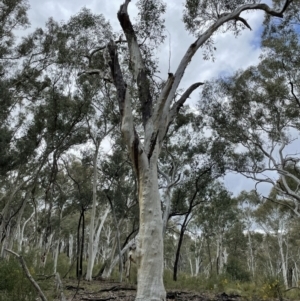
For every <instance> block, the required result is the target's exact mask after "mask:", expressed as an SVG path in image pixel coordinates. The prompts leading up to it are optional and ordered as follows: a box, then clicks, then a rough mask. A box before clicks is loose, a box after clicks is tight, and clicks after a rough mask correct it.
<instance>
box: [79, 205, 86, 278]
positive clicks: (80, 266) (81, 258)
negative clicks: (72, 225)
mask: <svg viewBox="0 0 300 301" xmlns="http://www.w3.org/2000/svg"><path fill="white" fill-rule="evenodd" d="M84 228H85V220H84V209H83V210H82V228H81V247H80V251H81V252H80V262H79V271H80V274H79V275H80V277H81V276H82V275H83V265H82V263H83V252H84Z"/></svg>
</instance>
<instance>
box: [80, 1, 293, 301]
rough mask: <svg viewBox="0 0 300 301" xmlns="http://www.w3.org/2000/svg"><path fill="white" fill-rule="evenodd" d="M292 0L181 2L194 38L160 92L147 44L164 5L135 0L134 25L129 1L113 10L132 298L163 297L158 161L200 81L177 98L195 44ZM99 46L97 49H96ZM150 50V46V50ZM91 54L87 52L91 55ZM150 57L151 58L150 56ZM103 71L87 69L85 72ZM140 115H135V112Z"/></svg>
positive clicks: (155, 34) (152, 41)
mask: <svg viewBox="0 0 300 301" xmlns="http://www.w3.org/2000/svg"><path fill="white" fill-rule="evenodd" d="M291 2H292V1H290V0H287V1H286V2H285V3H284V5H283V6H282V8H280V9H278V10H273V9H272V8H270V7H269V6H268V5H267V4H264V3H256V1H230V2H228V1H205V0H204V1H190V0H188V1H186V9H185V12H184V18H183V19H184V22H185V25H186V27H187V29H188V30H189V31H190V32H192V33H194V34H195V36H196V39H195V42H194V43H192V44H191V45H190V46H189V47H188V49H187V51H186V53H185V54H184V56H183V58H182V60H181V61H180V63H179V66H178V68H177V70H176V72H175V73H174V74H172V73H169V76H168V78H167V80H166V81H165V83H163V84H162V85H161V90H160V91H157V90H156V89H155V88H154V87H153V86H154V85H153V76H152V75H153V65H149V61H150V62H151V60H149V56H147V54H149V51H148V52H147V50H149V48H150V49H151V47H152V49H153V48H155V47H157V46H158V45H159V44H160V42H161V41H162V40H163V28H164V24H163V18H162V14H163V13H164V12H165V10H166V6H165V5H164V4H163V3H162V2H161V1H154V0H152V1H144V0H140V1H138V2H137V5H138V9H139V13H138V18H139V23H138V24H136V25H134V24H133V23H132V22H131V19H130V16H129V14H128V5H129V3H130V0H125V1H124V3H123V4H122V5H121V7H120V9H119V11H118V20H119V22H120V25H121V27H122V30H123V33H124V34H125V38H126V42H125V45H127V47H128V52H129V59H128V60H127V67H126V68H125V69H126V70H129V71H130V73H129V74H128V73H126V75H125V73H124V72H125V70H124V68H123V65H122V64H120V46H119V45H120V44H121V45H122V46H123V45H124V43H122V42H123V40H122V37H121V39H119V40H118V41H114V39H111V41H110V42H109V43H108V44H107V45H104V46H103V47H102V48H103V49H104V50H105V54H104V56H105V57H106V60H107V62H108V65H109V67H110V71H111V78H112V81H113V84H114V86H115V87H116V92H117V95H118V101H119V110H120V118H121V123H122V125H121V129H122V132H123V135H124V139H125V141H126V144H127V147H128V152H129V154H130V157H131V161H132V163H133V166H134V169H135V173H136V177H137V182H138V198H139V205H140V227H139V240H138V244H137V261H138V291H137V297H136V300H165V299H166V293H165V289H164V285H163V233H162V232H163V231H162V230H163V221H162V212H161V204H160V195H159V189H158V176H157V162H158V158H159V155H160V152H161V148H162V144H163V141H164V139H165V136H166V133H167V132H168V128H169V125H170V124H171V123H172V122H173V121H174V119H175V118H176V116H177V114H178V112H179V110H180V108H181V106H183V105H184V103H185V102H186V100H187V98H188V97H189V96H190V94H191V93H192V92H193V91H194V90H195V89H197V88H198V87H199V86H200V85H201V84H202V83H194V84H192V85H191V86H190V87H189V88H188V89H187V90H186V91H185V92H184V93H183V94H182V95H181V96H180V97H178V96H177V94H176V92H177V90H178V87H179V84H180V82H181V80H182V78H183V75H184V72H185V70H186V67H187V66H188V64H189V63H190V61H191V59H192V58H193V56H194V54H195V53H196V52H197V50H198V49H199V48H200V47H208V49H209V47H210V46H211V42H212V36H213V34H215V33H216V32H217V31H218V30H219V29H221V28H222V29H225V30H233V31H238V30H239V29H240V28H241V27H242V28H245V27H248V28H250V25H249V24H248V23H247V21H246V20H245V19H244V18H242V17H241V16H240V14H241V13H242V12H243V11H249V10H254V9H257V10H263V11H265V12H266V13H268V14H270V15H272V16H277V17H283V13H284V12H285V10H286V9H287V8H288V6H289V4H290V3H291ZM147 46H148V47H147ZM99 49H100V48H99ZM152 49H151V50H152ZM93 53H95V52H92V53H91V54H90V55H92V54H93ZM150 58H151V57H150ZM95 72H98V73H99V74H103V70H98V71H96V70H95V69H93V70H86V73H92V74H94V73H95ZM133 87H135V88H136V91H137V92H136V95H137V98H138V100H139V108H138V109H137V110H136V109H134V110H133V99H134V98H135V97H134V96H135V95H133V89H132V88H133ZM137 114H138V115H139V118H136V115H137Z"/></svg>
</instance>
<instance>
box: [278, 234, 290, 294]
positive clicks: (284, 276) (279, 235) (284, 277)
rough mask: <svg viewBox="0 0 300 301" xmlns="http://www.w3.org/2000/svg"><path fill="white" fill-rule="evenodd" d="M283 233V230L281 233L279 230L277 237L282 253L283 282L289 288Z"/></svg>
mask: <svg viewBox="0 0 300 301" xmlns="http://www.w3.org/2000/svg"><path fill="white" fill-rule="evenodd" d="M282 235H283V234H282V233H281V232H280V233H279V232H278V233H277V239H278V245H279V253H280V257H281V270H282V278H283V283H284V286H285V288H288V287H289V284H288V279H287V265H286V261H285V256H284V250H283V237H282Z"/></svg>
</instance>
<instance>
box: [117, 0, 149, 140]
mask: <svg viewBox="0 0 300 301" xmlns="http://www.w3.org/2000/svg"><path fill="white" fill-rule="evenodd" d="M129 2H130V0H125V2H124V3H123V4H122V5H121V6H120V9H119V11H118V19H119V22H120V25H121V27H122V29H123V32H124V34H125V36H126V40H127V43H128V47H129V53H130V65H131V67H132V72H133V76H134V79H135V81H136V83H137V87H138V95H139V99H140V102H141V106H142V108H141V110H142V118H143V125H144V128H145V129H146V127H147V126H149V127H150V129H146V130H149V131H150V135H146V137H145V139H147V136H148V137H149V136H151V135H152V128H153V124H152V120H151V121H150V124H149V125H147V123H148V121H149V119H150V118H151V117H152V96H151V93H150V84H149V79H148V77H147V68H146V66H145V64H144V61H143V58H142V54H141V51H140V46H139V44H138V42H137V37H136V34H135V31H134V29H133V26H132V23H131V21H130V18H129V15H128V10H127V8H128V4H129Z"/></svg>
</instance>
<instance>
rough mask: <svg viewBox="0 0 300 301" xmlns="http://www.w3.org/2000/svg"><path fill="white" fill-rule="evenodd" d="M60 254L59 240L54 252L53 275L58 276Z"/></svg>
mask: <svg viewBox="0 0 300 301" xmlns="http://www.w3.org/2000/svg"><path fill="white" fill-rule="evenodd" d="M58 253H59V239H58V240H57V241H56V247H55V251H54V263H53V274H56V272H57V260H58Z"/></svg>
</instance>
